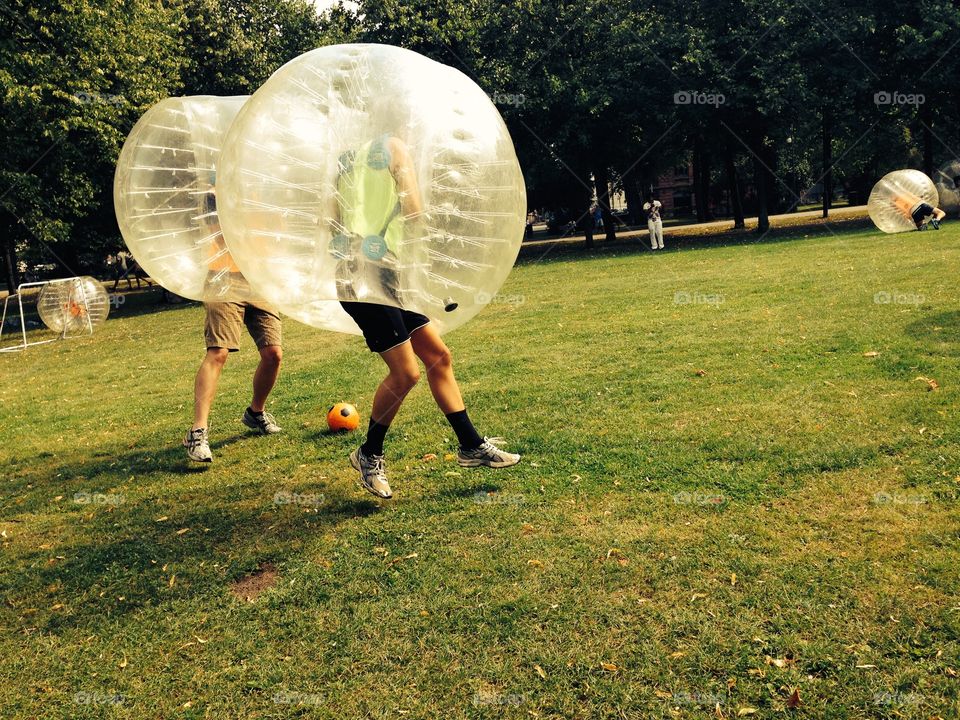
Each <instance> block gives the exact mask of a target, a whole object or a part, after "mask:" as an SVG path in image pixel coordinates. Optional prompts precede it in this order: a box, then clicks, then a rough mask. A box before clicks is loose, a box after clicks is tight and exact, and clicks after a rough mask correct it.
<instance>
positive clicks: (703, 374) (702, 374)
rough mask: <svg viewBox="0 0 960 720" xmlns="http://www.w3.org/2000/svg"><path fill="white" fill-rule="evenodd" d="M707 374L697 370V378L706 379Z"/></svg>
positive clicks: (704, 371)
mask: <svg viewBox="0 0 960 720" xmlns="http://www.w3.org/2000/svg"><path fill="white" fill-rule="evenodd" d="M706 374H707V371H706V370H697V372H696V375H697V377H705V376H706Z"/></svg>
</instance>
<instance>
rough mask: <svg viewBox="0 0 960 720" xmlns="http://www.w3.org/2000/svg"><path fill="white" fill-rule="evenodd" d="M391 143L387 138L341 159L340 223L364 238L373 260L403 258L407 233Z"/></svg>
mask: <svg viewBox="0 0 960 720" xmlns="http://www.w3.org/2000/svg"><path fill="white" fill-rule="evenodd" d="M387 140H388V136H386V135H384V136H383V137H381V138H379V139H377V140H373V141H371V142H368V143H365V144H364V145H362V146H361V147H360V148H359V149H357V150H354V151H350V152H346V153H344V154H343V155H341V156H340V172H339V176H338V177H337V192H338V193H339V198H338V204H339V207H340V222H341V223H342V224H343V225H344V227H345V228H346V229H347V232H348V233H350V234H352V235H358V236H360V237H361V238H363V243H362V249H363V253H364V255H366V256H367V257H368V258H370V259H373V260H379V259H380V258H381V257H383V254H384V253H385V252H386V251H387V250H389V251H390V252H392V253H393V254H394V255H399V250H400V245H401V240H402V239H403V231H404V221H403V216H402V214H401V212H400V196H399V194H398V193H397V181H396V180H395V179H394V177H393V174H392V173H391V172H390V160H391V158H390V150H389V148H388V147H387Z"/></svg>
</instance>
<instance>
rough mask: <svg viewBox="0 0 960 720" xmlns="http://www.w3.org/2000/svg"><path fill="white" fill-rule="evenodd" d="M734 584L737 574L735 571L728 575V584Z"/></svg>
mask: <svg viewBox="0 0 960 720" xmlns="http://www.w3.org/2000/svg"><path fill="white" fill-rule="evenodd" d="M736 584H737V574H736V573H731V575H730V586H731V587H732V586H734V585H736Z"/></svg>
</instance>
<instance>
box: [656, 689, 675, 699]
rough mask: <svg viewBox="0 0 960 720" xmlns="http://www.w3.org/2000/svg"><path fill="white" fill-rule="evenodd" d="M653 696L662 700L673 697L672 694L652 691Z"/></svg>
mask: <svg viewBox="0 0 960 720" xmlns="http://www.w3.org/2000/svg"><path fill="white" fill-rule="evenodd" d="M653 694H654V695H656V696H657V697H658V698H663V699H664V700H669V699H670V698H672V697H673V693H668V692H664V691H663V690H654V691H653Z"/></svg>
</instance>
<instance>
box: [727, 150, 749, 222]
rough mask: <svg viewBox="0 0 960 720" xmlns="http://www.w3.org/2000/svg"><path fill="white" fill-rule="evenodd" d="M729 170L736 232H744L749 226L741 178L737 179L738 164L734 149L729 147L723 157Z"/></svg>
mask: <svg viewBox="0 0 960 720" xmlns="http://www.w3.org/2000/svg"><path fill="white" fill-rule="evenodd" d="M723 161H724V165H726V170H727V184H728V186H729V189H730V209H731V210H732V211H733V228H734V230H743V229H744V228H745V227H746V226H747V225H746V223H745V222H744V219H743V198H742V197H741V196H740V192H741V191H740V178H739V177H737V163H736V158H735V157H734V156H733V149H732V148H730V147H728V148H727V151H726V153H725V154H724V157H723Z"/></svg>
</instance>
